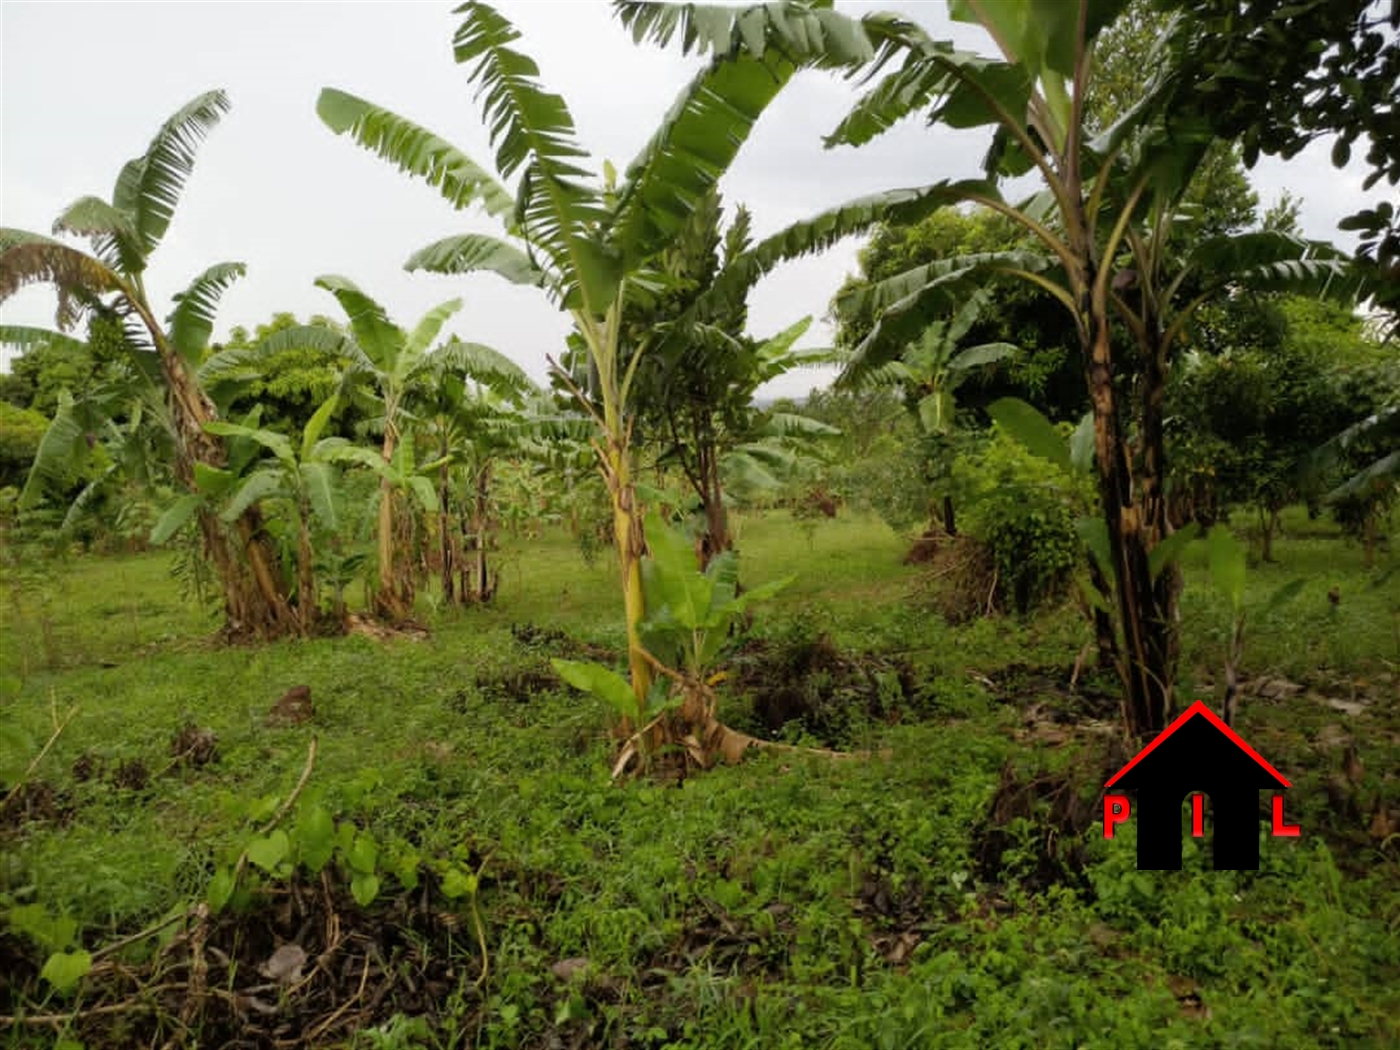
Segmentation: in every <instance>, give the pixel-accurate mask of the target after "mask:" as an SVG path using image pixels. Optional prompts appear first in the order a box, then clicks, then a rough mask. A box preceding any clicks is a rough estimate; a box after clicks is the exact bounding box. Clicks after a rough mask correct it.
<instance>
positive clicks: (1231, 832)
mask: <svg viewBox="0 0 1400 1050" xmlns="http://www.w3.org/2000/svg"><path fill="white" fill-rule="evenodd" d="M1291 786H1292V785H1290V784H1289V782H1288V780H1287V779H1286V778H1285V777H1284V776H1283V774H1282V773H1280V772H1279V771H1278V770H1277V769H1275V768H1274V767H1273V766H1271V765H1269V763H1268V762H1266V761H1264V759H1263V757H1262V756H1260V754H1259V752H1257V751H1255V750H1254V748H1252V747H1250V746H1249V745H1248V744H1246V743H1245V742H1244V741H1243V740H1241V739H1240V738H1239V736H1238V735H1237V734H1236V733H1235V732H1234V731H1233V730H1232V729H1231V728H1230V727H1229V726H1227V725H1226V724H1225V723H1224V722H1222V721H1221V720H1220V719H1219V718H1218V717H1217V716H1216V714H1215V712H1214V711H1212V710H1211V709H1210V708H1208V707H1207V706H1206V705H1205V704H1203V703H1201V702H1200V701H1199V700H1198V701H1196V703H1194V704H1192V705H1191V706H1190V707H1188V708H1187V709H1186V710H1185V711H1184V712H1183V713H1182V715H1181V717H1179V718H1178V719H1176V721H1174V722H1173V723H1172V724H1171V725H1169V726H1167V728H1166V729H1164V730H1163V731H1162V732H1161V733H1160V734H1159V735H1158V736H1157V739H1156V740H1154V741H1152V743H1150V744H1148V745H1147V746H1146V747H1145V748H1143V749H1142V750H1141V751H1139V752H1138V753H1137V755H1136V756H1135V757H1134V758H1133V760H1132V761H1131V762H1129V763H1128V764H1127V765H1126V766H1124V767H1123V768H1122V769H1120V770H1119V771H1118V772H1117V773H1116V774H1114V776H1113V779H1111V780H1110V781H1109V782H1108V783H1107V784H1105V785H1104V787H1105V788H1115V787H1116V788H1118V790H1119V791H1120V792H1121V791H1124V790H1129V789H1131V790H1134V791H1136V792H1137V819H1138V837H1137V866H1138V868H1139V869H1156V870H1159V871H1179V870H1181V800H1182V799H1184V798H1185V797H1186V796H1187V795H1188V794H1192V793H1193V792H1195V793H1197V794H1194V795H1193V797H1192V799H1191V804H1192V810H1191V817H1192V819H1191V834H1192V835H1193V836H1194V837H1196V838H1201V837H1203V836H1204V835H1205V798H1204V796H1205V795H1209V796H1210V801H1211V810H1212V814H1213V825H1214V832H1215V834H1214V841H1213V843H1212V850H1211V855H1212V857H1213V859H1214V862H1215V870H1216V871H1228V870H1245V869H1248V870H1257V869H1258V867H1259V792H1260V790H1261V789H1274V790H1275V791H1276V792H1277V790H1278V789H1280V788H1288V787H1291ZM1131 813H1132V809H1131V807H1130V805H1129V802H1128V797H1127V796H1126V795H1123V794H1105V795H1104V798H1103V836H1104V838H1106V839H1111V838H1113V830H1114V827H1115V825H1118V824H1121V823H1123V822H1124V821H1125V820H1127V819H1128V817H1129V816H1130V815H1131ZM1271 833H1272V834H1273V836H1274V837H1275V838H1289V837H1294V836H1297V835H1300V834H1302V830H1301V829H1300V828H1299V827H1298V826H1297V825H1296V824H1285V823H1284V822H1283V795H1281V794H1277V793H1276V794H1275V795H1274V797H1273V827H1272V829H1271Z"/></svg>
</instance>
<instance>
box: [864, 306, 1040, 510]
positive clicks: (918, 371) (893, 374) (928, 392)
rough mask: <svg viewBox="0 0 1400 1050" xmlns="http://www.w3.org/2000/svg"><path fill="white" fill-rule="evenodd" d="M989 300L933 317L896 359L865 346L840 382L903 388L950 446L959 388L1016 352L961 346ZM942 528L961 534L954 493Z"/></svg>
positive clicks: (919, 415) (913, 408)
mask: <svg viewBox="0 0 1400 1050" xmlns="http://www.w3.org/2000/svg"><path fill="white" fill-rule="evenodd" d="M988 301H989V296H988V295H987V293H986V292H984V291H978V292H976V293H975V294H973V295H972V296H970V297H969V298H968V300H967V301H966V302H965V303H964V304H963V305H962V306H961V307H959V308H958V309H957V310H956V311H955V312H954V313H953V314H952V316H951V317H949V318H947V319H946V320H941V321H935V322H934V323H933V324H930V325H928V326H927V327H926V328H925V329H924V331H923V333H922V334H921V335H920V336H919V337H918V338H917V339H915V340H912V341H910V342H908V343H905V344H904V346H903V349H902V353H900V355H899V357H897V358H894V359H892V360H887V359H885V357H884V356H883V355H880V354H878V353H874V352H871V351H870V350H869V349H867V351H866V352H865V353H863V354H860V355H858V356H857V357H856V359H855V360H853V361H852V362H850V363H849V364H848V365H847V366H846V368H845V369H844V370H843V371H842V373H841V375H840V376H839V377H838V382H839V383H841V384H844V385H851V386H860V385H862V384H867V385H886V386H894V387H897V388H899V389H900V390H902V391H903V392H904V400H905V404H906V406H907V407H908V408H909V410H910V412H911V413H912V415H913V416H914V419H915V421H916V422H917V423H918V426H919V430H920V431H921V433H922V434H923V436H924V437H925V438H926V439H928V440H929V441H930V442H932V443H937V444H938V445H939V446H941V447H943V448H945V449H946V447H947V445H948V443H949V442H950V440H951V438H952V437H953V436H954V433H955V431H956V428H957V391H958V388H959V387H960V386H962V384H963V383H964V382H966V381H967V380H968V379H969V378H971V377H972V376H973V375H975V374H976V373H977V372H978V371H979V370H980V369H983V368H986V367H987V366H988V365H993V364H996V363H997V362H998V361H1004V360H1006V359H1007V358H1009V357H1012V356H1013V355H1015V354H1016V353H1017V348H1016V347H1014V346H1012V345H1011V344H1010V343H981V344H978V345H976V346H969V347H961V346H960V345H959V344H960V343H961V342H962V340H963V339H964V338H966V336H967V333H968V332H969V331H971V330H972V326H973V325H974V324H976V323H977V319H978V318H979V317H980V316H981V314H982V312H983V311H984V310H985V309H986V308H987V303H988ZM943 529H944V531H945V532H947V533H948V535H950V536H953V535H956V534H957V519H956V517H955V511H954V507H953V498H952V496H951V495H947V494H945V495H944V497H943Z"/></svg>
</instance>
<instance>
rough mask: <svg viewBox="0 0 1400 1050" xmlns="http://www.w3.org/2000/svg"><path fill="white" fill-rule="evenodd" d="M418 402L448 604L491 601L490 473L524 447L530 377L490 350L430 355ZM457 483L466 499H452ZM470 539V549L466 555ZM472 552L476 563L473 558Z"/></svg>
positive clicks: (441, 570) (415, 408) (443, 583)
mask: <svg viewBox="0 0 1400 1050" xmlns="http://www.w3.org/2000/svg"><path fill="white" fill-rule="evenodd" d="M428 361H429V365H428V367H427V369H426V370H425V371H424V374H423V376H422V379H421V381H420V383H419V385H418V389H417V390H416V392H415V394H414V398H413V403H414V412H415V414H416V415H417V417H418V418H419V420H420V421H421V426H422V434H423V439H424V440H425V441H427V442H429V443H431V444H432V445H433V446H435V449H436V457H437V462H438V464H439V466H438V468H437V470H438V480H437V486H438V512H437V531H438V537H437V538H438V544H439V550H438V556H439V559H440V561H441V565H440V573H441V580H442V594H443V599H444V600H445V601H447V602H448V603H466V602H468V601H475V602H486V601H489V600H490V599H491V597H492V595H493V593H494V591H495V586H494V584H493V582H492V577H491V574H490V571H489V569H488V566H487V552H488V550H489V549H490V518H491V515H490V502H491V473H492V466H493V464H494V463H495V461H496V460H497V459H498V458H499V457H501V456H504V455H508V454H510V453H512V452H515V451H517V450H518V448H519V438H520V436H521V435H522V432H523V428H524V427H526V426H527V425H528V415H527V414H526V413H525V411H524V405H525V399H526V397H527V395H529V394H530V393H532V392H534V391H535V387H534V384H533V383H531V382H530V380H529V378H528V377H527V376H526V375H525V373H524V371H523V370H522V369H521V368H520V367H519V366H518V365H516V364H515V362H513V361H511V360H510V359H509V358H506V357H505V356H503V355H501V354H498V353H496V352H495V351H492V350H490V349H489V348H487V347H475V348H474V350H473V352H472V353H470V354H461V353H452V352H451V344H449V350H448V352H441V351H439V352H438V353H435V354H432V355H430V357H429V359H428ZM454 477H456V478H462V477H465V479H466V488H467V490H468V495H467V497H466V498H465V499H457V498H455V497H454ZM463 540H465V543H466V546H467V548H468V550H463ZM468 553H470V555H471V557H470V558H469V557H468V556H467V555H468Z"/></svg>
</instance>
